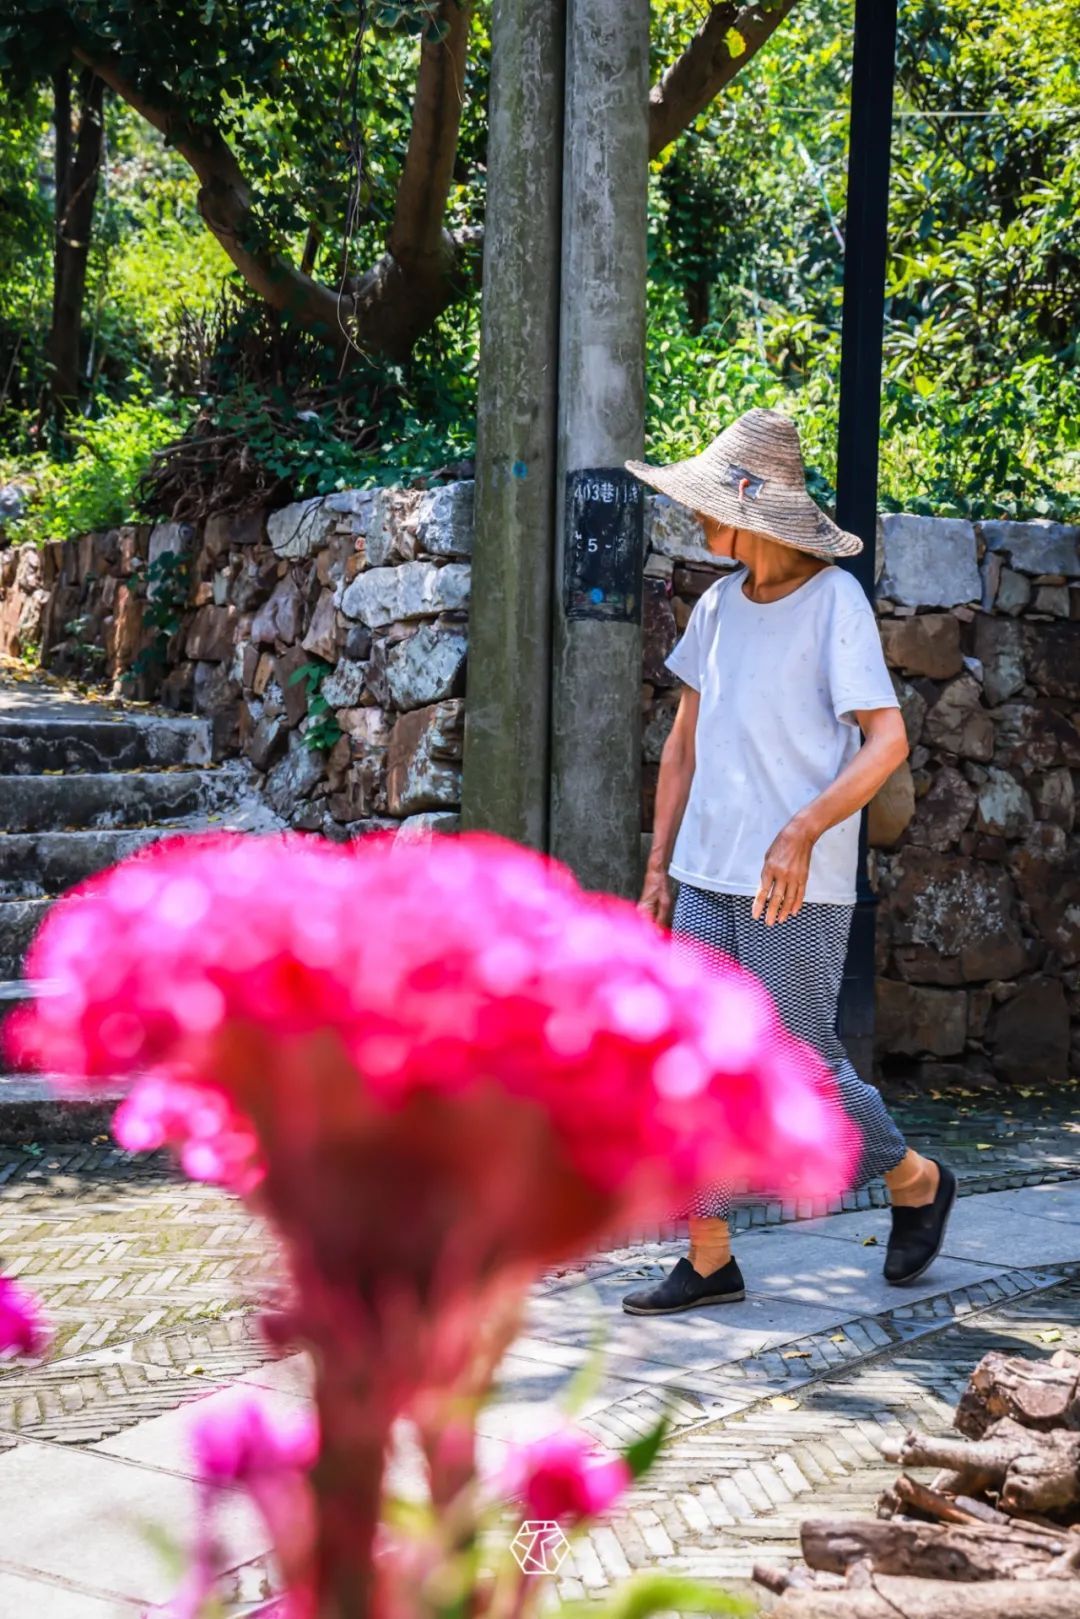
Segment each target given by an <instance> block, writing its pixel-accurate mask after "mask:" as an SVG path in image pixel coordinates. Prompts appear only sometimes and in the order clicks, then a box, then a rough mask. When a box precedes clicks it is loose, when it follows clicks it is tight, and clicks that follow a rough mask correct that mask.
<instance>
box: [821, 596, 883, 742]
mask: <svg viewBox="0 0 1080 1619" xmlns="http://www.w3.org/2000/svg"><path fill="white" fill-rule="evenodd" d="M828 673H829V695H830V697H831V699H832V705H833V713H834V714H835V715H836V717H837V719H838V720H843V721H844V722H845V723H846V724H848V725H857V724H858V721H857V720H856V718H855V715H856V713H857V712H858V711H859V710H861V709H869V708H899V707H900V704H899V703H898V702H897V700H896V693H895V691H894V690H893V684H892V680H891V679H890V678H889V671H888V667H887V666H886V663H885V654H884V653H883V652H882V650H881V635H880V632H879V630H878V626H877V619H876V618H875V617H874V614H873V610H872V609H871V607H870V605H869V603H867V605H866V606H865V607H861V608H856V609H855V611H854V612H850V613H847V614H845V616H844V617H843V618H841V619H840V620H839V622H838V623H836V624H835V625H834V626H833V630H832V636H831V640H830V644H829V649H828Z"/></svg>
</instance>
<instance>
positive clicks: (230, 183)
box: [75, 46, 338, 338]
mask: <svg viewBox="0 0 1080 1619" xmlns="http://www.w3.org/2000/svg"><path fill="white" fill-rule="evenodd" d="M75 54H76V55H77V56H78V58H79V60H80V61H82V62H85V63H86V65H87V66H88V67H91V68H93V70H94V72H95V73H96V74H97V75H98V77H99V78H101V79H103V80H104V81H105V83H106V84H107V85H108V86H109V88H110V89H111V90H113V91H115V93H116V94H117V95H118V96H120V97H122V99H123V100H124V101H126V102H127V103H128V105H129V106H130V107H133V108H134V109H135V111H136V112H137V113H138V114H139V115H140V116H141V117H143V118H145V119H146V121H147V123H148V124H152V125H153V127H154V128H155V129H158V130H160V131H161V133H162V134H163V135H165V136H167V137H168V139H169V140H170V141H171V143H172V145H173V146H174V147H175V149H176V150H177V151H178V152H179V153H180V156H181V157H182V158H183V159H184V160H185V162H186V163H187V164H188V165H189V166H190V167H191V169H192V170H193V172H194V174H195V177H196V179H197V180H198V182H199V212H200V214H201V215H202V217H203V220H204V221H205V223H206V225H207V227H208V228H209V230H210V231H211V232H212V233H213V235H214V236H216V237H217V240H218V241H219V242H220V243H221V245H222V247H223V248H224V249H225V252H226V253H227V254H228V256H229V258H230V259H231V260H232V262H233V264H234V265H235V266H236V268H237V269H238V270H239V272H240V274H241V275H242V276H243V278H244V280H245V281H246V282H247V284H248V286H249V287H251V289H252V290H253V291H254V292H257V293H258V295H259V297H260V298H263V299H265V301H266V302H267V303H268V304H269V305H270V306H271V308H273V309H278V310H280V311H281V312H282V313H283V314H286V315H290V316H292V317H293V318H294V319H296V320H298V321H299V322H300V323H301V324H302V325H304V326H306V327H309V328H312V329H314V330H318V331H320V332H321V333H323V334H324V335H325V336H326V337H327V338H333V337H334V336H335V335H336V334H337V332H338V302H337V295H336V294H335V293H334V292H333V291H332V290H331V289H330V288H329V287H324V286H322V285H321V283H320V282H318V281H314V280H312V278H311V277H310V276H307V275H304V274H303V273H302V272H301V271H300V270H298V269H296V267H295V266H294V265H292V264H290V263H289V262H288V260H287V259H285V258H283V257H282V256H281V255H280V254H277V253H273V252H270V251H261V250H259V249H258V248H255V247H252V246H250V245H248V242H247V241H246V240H245V236H246V227H249V226H250V224H251V193H250V191H249V189H248V185H247V182H246V180H245V179H244V176H243V173H242V171H241V169H240V165H239V163H238V162H237V161H236V157H235V155H234V153H233V151H232V148H231V147H230V146H229V144H228V142H227V141H226V140H225V138H224V136H223V135H222V134H221V133H220V131H218V130H216V129H214V128H213V127H204V126H200V125H195V124H191V123H189V122H187V121H186V120H184V119H183V118H181V117H178V116H177V115H176V114H175V113H174V112H173V110H172V109H171V108H169V107H167V106H164V105H161V104H159V103H157V102H154V101H151V100H150V99H149V98H148V97H147V96H146V95H145V94H144V93H143V92H142V91H141V90H139V89H137V88H136V87H135V85H133V84H131V83H130V82H129V80H127V79H126V78H125V77H124V76H123V74H122V73H120V72H119V70H118V69H117V66H116V63H115V61H114V60H112V59H110V58H109V57H108V56H95V55H92V54H91V53H90V52H89V51H87V50H86V49H85V48H84V47H81V46H77V47H76V51H75Z"/></svg>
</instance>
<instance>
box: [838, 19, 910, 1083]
mask: <svg viewBox="0 0 1080 1619" xmlns="http://www.w3.org/2000/svg"><path fill="white" fill-rule="evenodd" d="M896 11H897V0H855V43H854V52H853V57H852V69H851V130H850V139H849V151H848V185H847V225H846V231H845V246H844V313H843V328H842V339H841V351H840V422H839V430H838V435H837V471H836V520H837V522H838V523H839V524H840V526H841V528H845V529H848V530H849V531H850V532H851V533H853V534H858V536H859V537H860V539H861V540H862V541H863V546H864V549H863V552H862V555H861V556H858V557H855V558H853V559H852V561H851V562H850V563H849V564H847V566H849V567H850V569H851V572H852V573H853V574H854V575H855V577H856V578H857V579H858V581H859V583H860V584H861V585H862V587H863V589H864V590H865V591H866V594H867V595H868V596H869V597H870V600H871V601H873V599H874V574H875V564H876V539H877V480H878V434H879V430H880V425H881V348H882V337H883V330H884V324H885V260H886V250H887V245H888V221H889V148H890V141H891V135H892V106H893V80H894V77H895V73H896ZM859 856H860V858H859V899H858V903H857V905H856V907H855V916H854V920H853V923H852V929H851V943H850V946H849V948H848V959H847V966H846V968H845V972H844V983H843V987H842V989H841V992H840V1014H839V1028H840V1034H841V1036H842V1038H843V1040H844V1042H845V1044H846V1045H847V1048H848V1051H849V1053H850V1055H851V1060H852V1061H853V1062H854V1064H855V1066H856V1068H858V1070H859V1072H860V1073H861V1074H862V1075H863V1076H864V1077H865V1078H867V1079H869V1077H870V1075H871V1072H872V1070H873V1057H874V905H875V901H874V896H873V894H872V892H871V890H870V884H869V879H868V877H867V871H866V817H865V815H864V816H863V826H862V837H861V840H860V848H859Z"/></svg>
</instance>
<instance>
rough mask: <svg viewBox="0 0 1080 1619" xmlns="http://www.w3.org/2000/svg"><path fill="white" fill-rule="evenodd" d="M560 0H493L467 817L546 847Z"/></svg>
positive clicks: (468, 822)
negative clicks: (539, 0)
mask: <svg viewBox="0 0 1080 1619" xmlns="http://www.w3.org/2000/svg"><path fill="white" fill-rule="evenodd" d="M565 10H566V0H543V4H537V3H536V0H495V3H494V6H493V8H492V19H491V91H490V123H489V134H488V194H487V209H486V215H485V225H484V296H483V306H482V329H481V339H480V398H479V405H478V411H477V454H476V533H475V541H474V555H473V581H472V600H471V605H470V611H469V693H468V697H469V700H468V706H467V710H466V720H465V781H464V788H463V804H462V821H463V824H464V825H465V826H466V827H468V828H471V829H480V828H482V829H484V830H487V831H492V832H500V833H502V834H503V835H504V836H505V837H509V838H514V839H515V840H517V841H518V842H520V843H527V844H531V845H532V846H533V847H534V848H538V849H543V848H545V847H546V845H547V820H548V729H549V698H548V694H549V689H550V678H551V596H552V588H553V587H552V569H553V544H554V539H553V536H554V508H555V454H556V446H555V420H556V392H557V385H558V315H559V233H560V211H561V183H562V140H563V64H564V54H565V34H564V27H565Z"/></svg>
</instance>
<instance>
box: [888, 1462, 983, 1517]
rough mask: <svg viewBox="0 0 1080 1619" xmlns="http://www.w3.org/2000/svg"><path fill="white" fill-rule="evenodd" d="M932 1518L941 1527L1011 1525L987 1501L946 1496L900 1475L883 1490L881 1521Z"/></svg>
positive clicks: (960, 1496) (904, 1475)
mask: <svg viewBox="0 0 1080 1619" xmlns="http://www.w3.org/2000/svg"><path fill="white" fill-rule="evenodd" d="M903 1514H907V1515H908V1516H915V1517H925V1518H931V1519H933V1520H934V1521H936V1522H941V1523H1000V1524H1007V1523H1011V1522H1012V1520H1011V1519H1010V1517H1009V1515H1008V1513H1006V1512H998V1511H997V1509H996V1507H988V1506H987V1504H986V1502H985V1501H975V1500H972V1498H971V1497H970V1496H967V1495H945V1494H944V1493H943V1492H942V1491H941V1490H932V1489H931V1488H930V1486H929V1485H928V1484H920V1483H919V1481H918V1480H917V1479H913V1478H908V1476H907V1474H906V1473H901V1475H900V1477H899V1478H898V1479H897V1481H896V1483H895V1484H894V1485H892V1486H891V1488H890V1489H887V1490H883V1491H882V1493H881V1496H880V1497H879V1499H878V1517H879V1518H895V1517H896V1516H897V1515H903Z"/></svg>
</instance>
